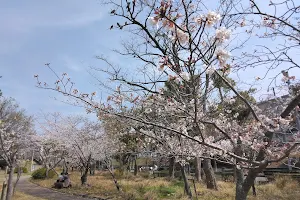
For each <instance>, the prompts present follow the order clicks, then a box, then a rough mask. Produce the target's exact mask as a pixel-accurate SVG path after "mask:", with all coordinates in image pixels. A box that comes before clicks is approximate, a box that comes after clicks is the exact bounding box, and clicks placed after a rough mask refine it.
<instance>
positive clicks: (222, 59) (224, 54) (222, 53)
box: [216, 49, 230, 66]
mask: <svg viewBox="0 0 300 200" xmlns="http://www.w3.org/2000/svg"><path fill="white" fill-rule="evenodd" d="M216 56H217V59H218V60H219V63H220V66H224V65H225V64H226V60H227V59H228V58H230V53H229V52H228V51H226V50H224V49H218V50H217V51H216Z"/></svg>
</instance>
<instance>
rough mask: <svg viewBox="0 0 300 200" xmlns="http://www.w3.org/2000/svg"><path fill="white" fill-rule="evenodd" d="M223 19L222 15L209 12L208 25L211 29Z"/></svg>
mask: <svg viewBox="0 0 300 200" xmlns="http://www.w3.org/2000/svg"><path fill="white" fill-rule="evenodd" d="M220 19H221V15H220V14H218V13H216V12H214V11H209V12H208V13H207V16H206V23H207V25H208V26H209V27H210V26H212V25H214V24H215V23H217V22H218V21H219V20H220Z"/></svg>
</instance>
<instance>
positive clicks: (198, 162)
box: [195, 157, 202, 182]
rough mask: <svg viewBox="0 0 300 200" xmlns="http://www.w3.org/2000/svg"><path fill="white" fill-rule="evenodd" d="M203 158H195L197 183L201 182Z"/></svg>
mask: <svg viewBox="0 0 300 200" xmlns="http://www.w3.org/2000/svg"><path fill="white" fill-rule="evenodd" d="M201 170H202V168H201V158H199V157H195V177H196V181H197V182H201V181H202V178H201Z"/></svg>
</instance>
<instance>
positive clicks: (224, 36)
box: [216, 27, 231, 43]
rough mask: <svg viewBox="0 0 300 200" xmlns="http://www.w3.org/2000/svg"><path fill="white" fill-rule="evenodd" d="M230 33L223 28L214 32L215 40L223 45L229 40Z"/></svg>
mask: <svg viewBox="0 0 300 200" xmlns="http://www.w3.org/2000/svg"><path fill="white" fill-rule="evenodd" d="M230 35H231V31H230V30H229V29H226V28H225V27H221V28H219V29H217V30H216V39H217V40H218V42H220V43H223V42H225V41H226V40H228V39H229V38H230Z"/></svg>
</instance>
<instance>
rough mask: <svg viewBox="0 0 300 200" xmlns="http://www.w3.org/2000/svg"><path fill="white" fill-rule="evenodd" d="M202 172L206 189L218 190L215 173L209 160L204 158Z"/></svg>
mask: <svg viewBox="0 0 300 200" xmlns="http://www.w3.org/2000/svg"><path fill="white" fill-rule="evenodd" d="M203 170H204V174H205V182H206V186H207V188H208V189H213V190H218V187H217V182H216V177H215V173H214V171H213V168H212V166H211V160H210V159H209V158H205V159H204V161H203Z"/></svg>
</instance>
